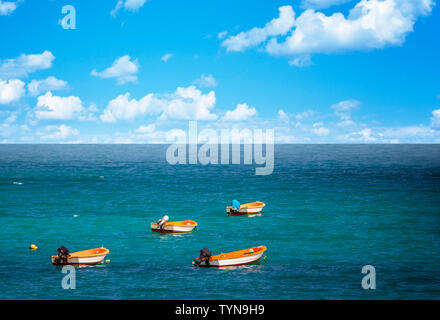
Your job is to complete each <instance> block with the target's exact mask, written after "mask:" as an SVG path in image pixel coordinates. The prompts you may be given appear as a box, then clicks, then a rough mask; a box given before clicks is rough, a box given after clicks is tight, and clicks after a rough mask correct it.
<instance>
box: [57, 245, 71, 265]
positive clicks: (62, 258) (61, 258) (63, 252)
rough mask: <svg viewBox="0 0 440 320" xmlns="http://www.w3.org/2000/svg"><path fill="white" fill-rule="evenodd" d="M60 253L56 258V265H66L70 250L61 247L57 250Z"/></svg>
mask: <svg viewBox="0 0 440 320" xmlns="http://www.w3.org/2000/svg"><path fill="white" fill-rule="evenodd" d="M57 251H58V257H56V258H55V259H54V260H55V263H56V264H66V263H67V258H68V257H69V249H67V248H66V247H65V246H61V247H59V248H58V249H57Z"/></svg>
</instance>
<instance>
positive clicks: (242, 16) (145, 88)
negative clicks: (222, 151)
mask: <svg viewBox="0 0 440 320" xmlns="http://www.w3.org/2000/svg"><path fill="white" fill-rule="evenodd" d="M67 5H69V6H70V7H65V8H64V10H63V7H64V6H67ZM438 34H440V10H439V8H438V5H436V3H435V1H433V0H361V1H359V0H293V1H276V0H273V1H269V0H267V1H248V0H240V1H237V0H234V1H229V0H223V1H202V0H193V1H178V0H175V1H174V0H147V1H145V0H95V1H80V0H69V1H67V0H66V1H64V0H41V1H31V0H18V1H13V0H8V1H4V0H0V143H169V142H173V140H174V139H177V137H178V136H179V135H180V134H182V132H183V133H184V132H187V131H188V123H189V120H197V125H198V131H199V133H200V134H201V135H203V134H206V136H209V135H210V134H211V135H214V134H215V133H216V132H218V133H219V134H220V130H221V129H226V130H231V129H237V130H250V132H253V130H254V129H261V130H268V129H273V130H274V134H275V142H276V143H440V80H439V79H440V77H439V73H440V61H439V52H440V40H439V39H440V38H439V37H438ZM243 132H244V131H243ZM202 140H203V139H202Z"/></svg>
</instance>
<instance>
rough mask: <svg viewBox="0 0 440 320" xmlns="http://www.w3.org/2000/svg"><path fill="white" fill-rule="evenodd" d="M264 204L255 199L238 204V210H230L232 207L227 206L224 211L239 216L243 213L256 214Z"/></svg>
mask: <svg viewBox="0 0 440 320" xmlns="http://www.w3.org/2000/svg"><path fill="white" fill-rule="evenodd" d="M264 206H266V204H265V203H264V202H261V201H255V202H251V203H245V204H242V205H241V206H240V210H239V211H238V212H237V211H235V212H234V211H231V209H232V207H231V206H228V207H226V212H227V214H229V215H230V216H241V215H244V214H256V213H259V212H260V211H261V210H263V207H264Z"/></svg>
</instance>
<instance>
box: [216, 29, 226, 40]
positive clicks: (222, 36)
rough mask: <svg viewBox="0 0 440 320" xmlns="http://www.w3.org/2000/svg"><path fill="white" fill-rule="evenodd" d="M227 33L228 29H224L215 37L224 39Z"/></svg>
mask: <svg viewBox="0 0 440 320" xmlns="http://www.w3.org/2000/svg"><path fill="white" fill-rule="evenodd" d="M227 35H228V31H226V30H225V31H222V32H219V33H218V35H217V38H219V39H224V38H225V37H226V36H227Z"/></svg>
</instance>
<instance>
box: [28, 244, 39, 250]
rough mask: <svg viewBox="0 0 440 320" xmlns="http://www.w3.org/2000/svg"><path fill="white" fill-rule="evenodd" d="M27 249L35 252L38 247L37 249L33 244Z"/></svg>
mask: <svg viewBox="0 0 440 320" xmlns="http://www.w3.org/2000/svg"><path fill="white" fill-rule="evenodd" d="M29 249H31V250H37V249H38V247H37V246H36V245H35V244H31V245H30V246H29Z"/></svg>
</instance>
